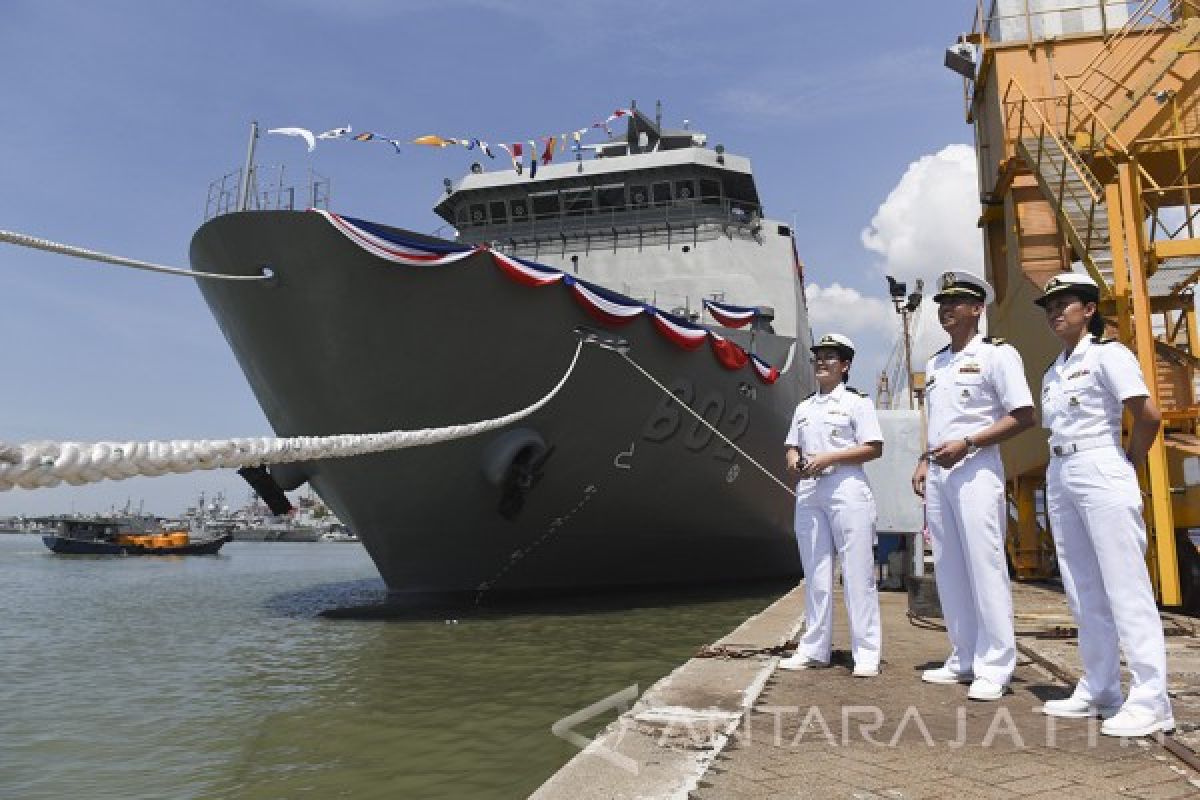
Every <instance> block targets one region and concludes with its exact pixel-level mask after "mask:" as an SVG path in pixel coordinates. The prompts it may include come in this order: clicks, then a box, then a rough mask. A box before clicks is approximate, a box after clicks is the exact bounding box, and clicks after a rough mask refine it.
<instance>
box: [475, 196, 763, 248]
mask: <svg viewBox="0 0 1200 800" xmlns="http://www.w3.org/2000/svg"><path fill="white" fill-rule="evenodd" d="M762 225H763V222H762V216H761V209H760V207H759V206H757V205H755V204H753V203H747V202H742V201H738V200H730V199H728V198H699V199H696V200H675V201H670V202H659V203H653V202H648V203H646V204H645V205H642V206H621V207H617V208H608V209H597V208H587V209H581V210H579V211H577V212H571V211H570V210H567V211H558V212H551V213H545V214H531V215H530V216H529V217H528V218H526V219H522V220H510V221H508V222H503V223H497V222H484V223H478V224H469V223H468V224H464V223H459V226H458V231H459V239H460V240H461V241H464V242H493V243H496V244H498V245H500V246H503V247H504V248H505V249H506V250H507V251H509V252H513V253H514V254H520V255H536V254H537V253H539V252H545V251H550V250H552V249H553V250H562V251H563V252H566V251H567V250H590V249H593V248H596V249H598V248H610V249H616V248H618V247H642V246H650V245H661V244H665V245H667V246H668V247H670V246H673V245H681V246H682V245H691V246H695V245H696V244H698V243H699V242H701V241H706V240H711V239H715V238H717V236H719V235H721V234H724V235H727V236H734V235H740V236H748V237H755V238H757V237H758V235H759V232H760V231H761V230H762Z"/></svg>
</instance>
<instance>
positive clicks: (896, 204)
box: [862, 144, 983, 288]
mask: <svg viewBox="0 0 1200 800" xmlns="http://www.w3.org/2000/svg"><path fill="white" fill-rule="evenodd" d="M978 219H979V189H978V182H977V179H976V164H975V151H974V149H973V148H972V147H971V146H970V145H965V144H952V145H949V146H947V147H945V148H944V149H942V150H941V151H940V152H938V153H934V154H933V155H926V156H922V157H921V158H919V159H917V160H916V161H915V162H913V163H912V164H909V166H908V169H907V170H906V171H905V173H904V175H903V176H902V177H901V178H900V182H899V183H898V184H896V188H895V189H893V190H892V191H891V193H890V194H889V195H888V196H887V199H886V200H884V201H883V203H882V204H881V205H880V206H879V210H878V211H876V212H875V216H874V217H873V218H872V219H871V224H870V225H868V226H867V227H866V228H864V229H863V231H862V243H863V246H864V247H866V248H867V249H868V250H871V251H872V252H875V253H878V254H879V255H880V256H882V257H883V259H882V261H881V262H879V263H878V265H877V266H878V268H879V271H880V272H881V273H883V274H885V275H893V276H895V277H896V278H897V279H898V280H902V281H912V280H914V279H915V278H924V279H925V280H926V282H929V281H931V280H932V279H933V278H936V277H937V276H938V275H939V274H941V273H942V272H944V271H945V270H948V269H966V270H970V271H972V272H975V273H978V274H981V275H982V274H983V238H982V235H981V234H980V231H979V228H978V227H977V226H976V221H977V220H978ZM910 288H911V287H910ZM931 288H932V286H931Z"/></svg>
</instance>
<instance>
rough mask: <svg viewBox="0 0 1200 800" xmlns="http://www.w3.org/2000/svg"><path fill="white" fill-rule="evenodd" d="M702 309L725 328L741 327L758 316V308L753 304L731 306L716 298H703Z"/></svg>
mask: <svg viewBox="0 0 1200 800" xmlns="http://www.w3.org/2000/svg"><path fill="white" fill-rule="evenodd" d="M704 310H705V311H707V312H708V313H709V314H710V315H712V318H713V319H715V320H716V321H717V322H719V323H721V324H722V325H724V326H725V327H726V328H743V327H745V326H747V325H749V324H750V323H751V322H753V321H754V320H755V318H756V317H757V316H758V309H757V308H754V307H753V306H733V305H729V304H728V303H718V302H717V301H716V300H705V301H704Z"/></svg>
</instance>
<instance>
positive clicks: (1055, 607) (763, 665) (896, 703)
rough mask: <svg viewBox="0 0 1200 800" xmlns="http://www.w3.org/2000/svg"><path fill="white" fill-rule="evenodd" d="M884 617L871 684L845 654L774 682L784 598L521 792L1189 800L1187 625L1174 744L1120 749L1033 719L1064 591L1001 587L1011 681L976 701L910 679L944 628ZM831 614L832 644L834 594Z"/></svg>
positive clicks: (1173, 667) (1176, 633)
mask: <svg viewBox="0 0 1200 800" xmlns="http://www.w3.org/2000/svg"><path fill="white" fill-rule="evenodd" d="M881 606H882V609H881V610H882V614H883V631H884V665H883V670H882V673H881V674H880V676H879V677H876V678H865V679H864V678H853V677H851V675H850V661H849V656H848V653H846V652H845V650H835V653H834V663H833V665H832V666H831V667H830V668H829V669H820V670H806V671H799V672H787V671H783V670H778V669H776V665H777V664H778V661H779V657H780V655H781V654H782V653H783V652H784V651H785V650H786V649H787V647H788V645H789V643H790V642H791V640H792V639H793V637H794V636H795V634H796V633H797V631H798V630H799V627H800V619H801V616H802V613H803V593H802V591H801V590H800V589H796V590H794V591H792V592H789V593H788V594H786V595H784V596H783V597H781V598H780V599H779V600H777V601H776V602H775V603H773V604H772V605H771V606H770V607H769V608H767V609H766V610H764V611H763V612H762V613H760V614H758V615H756V616H754V617H752V618H751V619H749V620H747V621H746V622H745V623H743V624H742V625H741V626H739V627H738V628H737V629H736V630H735V631H733V632H731V633H730V634H729V635H727V636H726V637H724V638H723V639H721V640H719V641H718V642H715V643H713V645H711V646H709V647H707V648H704V649H703V650H702V651H701V652H700V653H699V654H697V657H695V658H693V659H692V660H690V661H688V662H687V663H685V664H684V665H682V666H681V667H679V668H678V669H676V670H675V671H674V672H672V673H671V674H670V675H668V676H667V677H666V678H664V679H663V680H661V681H659V682H658V683H657V684H655V686H653V687H651V689H650V690H649V691H647V692H646V693H645V694H644V695H642V697H641V698H640V699H639V700H638V701H637V702H636V703H635V704H634V705H633V707H632V708H630V709H629V710H628V711H627V712H626V713H624V714H622V715H621V716H620V717H619V718H618V719H617V720H616V721H615V722H613V723H612V724H611V725H609V726H608V728H607V729H606V730H605V731H603V732H602V733H601V734H600V735H598V736H597V737H596V738H595V739H594V740H592V741H591V743H590V744H588V746H587V747H586V748H585V749H584V750H583V751H582V752H580V754H579V755H578V756H576V757H575V758H574V759H572V761H571V762H569V763H568V764H567V765H566V766H564V767H563V769H562V770H560V771H559V772H558V773H556V774H555V775H554V776H553V777H551V779H550V780H548V781H547V782H546V783H545V784H543V786H542V787H541V788H540V789H539V790H538V791H537V792H536V793H535V794H534V795H533V797H535V798H538V800H549V799H550V798H569V799H570V800H586V799H587V798H606V799H609V798H631V800H632V798H698V799H702V800H710V799H711V800H717V799H718V798H720V799H721V800H724V799H725V798H743V797H744V798H804V797H821V798H833V797H847V798H897V799H901V798H954V799H955V800H964V799H966V798H1005V797H1036V798H1042V797H1046V798H1050V797H1054V798H1056V800H1060V799H1061V798H1062V797H1064V796H1067V797H1078V796H1086V797H1138V798H1175V797H1200V772H1197V771H1196V769H1194V765H1197V764H1200V758H1198V757H1197V756H1196V751H1197V750H1200V635H1198V634H1197V628H1196V623H1197V621H1196V620H1193V619H1191V618H1188V617H1179V616H1174V615H1170V614H1164V615H1163V625H1164V629H1165V630H1166V632H1167V647H1168V653H1167V660H1168V667H1169V669H1170V671H1171V675H1170V692H1171V696H1172V701H1173V704H1174V711H1175V719H1176V722H1177V724H1178V731H1177V733H1176V735H1175V736H1172V737H1161V736H1159V737H1153V738H1145V739H1137V740H1125V739H1114V738H1111V737H1106V736H1101V735H1100V734H1099V723H1098V721H1087V720H1065V719H1056V718H1051V717H1046V716H1044V715H1042V714H1039V713H1037V712H1036V711H1035V709H1036V708H1037V707H1038V706H1040V705H1041V703H1042V702H1043V701H1044V700H1048V699H1053V698H1057V697H1063V696H1066V695H1067V694H1068V693H1069V691H1070V686H1071V684H1072V683H1073V682H1074V680H1075V677H1076V676H1077V675H1078V670H1079V662H1078V655H1077V646H1076V642H1075V639H1074V623H1073V622H1072V621H1071V618H1070V615H1069V613H1068V612H1067V608H1066V602H1065V599H1064V598H1063V596H1062V593H1061V591H1059V590H1057V589H1055V588H1052V587H1042V586H1033V585H1014V610H1015V617H1016V627H1017V633H1018V648H1019V651H1020V652H1019V658H1018V666H1017V672H1016V675H1015V678H1014V681H1013V684H1012V692H1011V693H1010V694H1008V695H1007V696H1006V697H1005V698H1004V699H1003V700H1001V701H998V702H991V703H979V702H972V701H970V700H967V698H966V687H965V686H964V687H958V686H934V685H930V684H925V683H922V682H921V680H920V673H921V670H923V669H926V668H928V667H932V666H938V665H940V663H941V661H942V659H944V658H945V655H946V653H947V648H948V644H947V640H946V634H945V632H944V631H943V630H942V629H941V628H940V622H941V621H940V620H937V619H924V618H910V616H909V614H908V598H907V596H905V595H903V594H896V593H883V594H882V595H881ZM835 619H836V620H837V622H836V625H837V627H836V629H835V635H834V646H835V648H836V647H842V648H844V647H846V643H847V641H848V640H847V634H846V629H845V610H844V606H842V605H841V603H840V599H839V604H838V606H837V612H836V615H835Z"/></svg>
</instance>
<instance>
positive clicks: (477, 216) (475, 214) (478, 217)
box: [471, 203, 487, 225]
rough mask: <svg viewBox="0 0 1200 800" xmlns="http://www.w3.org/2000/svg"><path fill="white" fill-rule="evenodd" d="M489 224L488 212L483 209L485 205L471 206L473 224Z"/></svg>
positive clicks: (474, 204) (475, 204)
mask: <svg viewBox="0 0 1200 800" xmlns="http://www.w3.org/2000/svg"><path fill="white" fill-rule="evenodd" d="M486 222H487V210H486V209H485V208H484V207H483V203H472V204H471V224H472V225H483V224H484V223H486Z"/></svg>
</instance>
